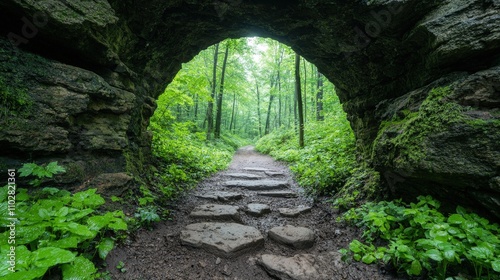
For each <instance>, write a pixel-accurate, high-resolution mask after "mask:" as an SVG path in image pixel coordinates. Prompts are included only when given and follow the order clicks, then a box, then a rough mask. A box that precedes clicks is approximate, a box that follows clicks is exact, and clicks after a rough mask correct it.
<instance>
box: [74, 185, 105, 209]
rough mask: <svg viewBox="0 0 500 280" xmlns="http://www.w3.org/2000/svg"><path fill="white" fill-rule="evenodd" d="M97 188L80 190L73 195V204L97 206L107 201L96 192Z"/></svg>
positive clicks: (81, 206)
mask: <svg viewBox="0 0 500 280" xmlns="http://www.w3.org/2000/svg"><path fill="white" fill-rule="evenodd" d="M95 192H96V189H88V190H86V191H83V192H78V193H75V194H74V195H73V203H72V204H71V206H73V207H75V208H78V209H81V208H87V207H91V208H94V209H95V208H97V207H99V206H101V205H103V204H104V203H105V200H104V198H102V197H101V196H100V195H98V194H96V193H95Z"/></svg>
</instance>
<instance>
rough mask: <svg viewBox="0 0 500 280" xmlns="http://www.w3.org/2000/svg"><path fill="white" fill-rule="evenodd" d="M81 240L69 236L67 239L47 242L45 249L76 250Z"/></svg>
mask: <svg viewBox="0 0 500 280" xmlns="http://www.w3.org/2000/svg"><path fill="white" fill-rule="evenodd" d="M80 241H82V240H81V238H80V237H78V236H70V237H67V238H63V239H59V240H54V241H49V242H47V247H58V248H61V249H69V248H78V243H80Z"/></svg>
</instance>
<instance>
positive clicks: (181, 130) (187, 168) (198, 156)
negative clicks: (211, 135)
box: [150, 121, 234, 198]
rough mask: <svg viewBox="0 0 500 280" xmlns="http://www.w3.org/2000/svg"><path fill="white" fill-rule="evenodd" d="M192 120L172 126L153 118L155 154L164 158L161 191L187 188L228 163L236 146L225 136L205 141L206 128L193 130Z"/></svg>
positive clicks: (170, 192)
mask: <svg viewBox="0 0 500 280" xmlns="http://www.w3.org/2000/svg"><path fill="white" fill-rule="evenodd" d="M192 125H193V124H192V123H190V122H185V123H173V124H172V125H171V126H170V128H164V127H162V126H159V125H158V124H157V123H155V122H153V121H152V122H151V125H150V129H151V130H153V132H154V138H153V154H154V155H155V156H156V157H157V158H158V159H160V168H161V172H159V173H157V174H156V176H155V177H156V178H158V179H159V185H160V191H161V193H162V195H163V196H164V198H172V197H174V196H176V195H177V194H179V193H180V192H182V191H183V190H185V189H188V188H190V187H193V186H195V184H196V183H197V182H198V181H199V180H201V179H203V178H205V177H207V176H209V175H211V174H213V173H215V172H217V171H219V170H221V169H224V168H226V167H227V165H228V164H229V162H230V160H231V158H232V154H233V152H234V148H233V147H232V146H229V145H227V144H226V143H225V142H224V140H223V139H222V140H217V141H213V142H207V141H205V139H204V138H205V134H204V133H202V132H191V131H190V130H189V128H190V127H192Z"/></svg>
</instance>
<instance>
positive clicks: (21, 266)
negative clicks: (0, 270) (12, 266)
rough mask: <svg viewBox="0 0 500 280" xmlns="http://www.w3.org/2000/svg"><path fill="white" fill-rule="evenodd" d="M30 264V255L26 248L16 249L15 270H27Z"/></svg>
mask: <svg viewBox="0 0 500 280" xmlns="http://www.w3.org/2000/svg"><path fill="white" fill-rule="evenodd" d="M31 262H32V253H31V252H30V250H28V248H26V246H17V247H16V269H18V270H28V269H29V267H30V265H31Z"/></svg>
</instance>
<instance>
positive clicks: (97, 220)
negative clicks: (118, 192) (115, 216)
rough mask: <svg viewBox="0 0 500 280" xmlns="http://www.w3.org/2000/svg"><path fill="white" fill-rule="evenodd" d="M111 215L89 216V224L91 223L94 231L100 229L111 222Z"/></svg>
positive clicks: (91, 228)
mask: <svg viewBox="0 0 500 280" xmlns="http://www.w3.org/2000/svg"><path fill="white" fill-rule="evenodd" d="M110 219H111V218H110V217H109V215H104V216H93V217H90V218H88V220H87V224H88V225H89V229H90V230H93V231H98V230H100V229H101V228H103V227H105V226H107V225H108V224H109V222H110Z"/></svg>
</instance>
